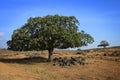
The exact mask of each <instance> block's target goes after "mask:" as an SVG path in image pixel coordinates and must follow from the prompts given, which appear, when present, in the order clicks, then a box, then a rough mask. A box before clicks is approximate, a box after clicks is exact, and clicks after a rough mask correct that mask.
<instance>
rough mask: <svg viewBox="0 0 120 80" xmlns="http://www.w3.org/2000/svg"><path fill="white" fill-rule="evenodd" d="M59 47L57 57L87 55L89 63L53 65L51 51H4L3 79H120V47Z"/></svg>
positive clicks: (0, 76) (0, 55) (0, 72)
mask: <svg viewBox="0 0 120 80" xmlns="http://www.w3.org/2000/svg"><path fill="white" fill-rule="evenodd" d="M77 53H78V51H69V50H68V51H67V50H55V51H54V54H53V58H54V57H67V58H70V57H78V56H80V57H83V58H85V63H86V64H85V65H78V64H76V65H71V66H59V65H56V66H53V64H52V63H49V62H46V59H47V51H43V52H42V51H23V52H18V51H8V50H0V80H120V55H111V54H113V53H117V54H120V47H118V48H109V49H107V50H106V51H104V50H102V49H94V50H87V51H82V54H77Z"/></svg>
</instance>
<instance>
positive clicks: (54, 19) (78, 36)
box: [7, 15, 94, 60]
mask: <svg viewBox="0 0 120 80" xmlns="http://www.w3.org/2000/svg"><path fill="white" fill-rule="evenodd" d="M78 26H79V21H78V20H77V19H76V18H75V17H74V16H59V15H47V16H44V17H35V18H32V17H31V18H29V19H28V21H27V23H26V24H24V25H23V26H22V27H21V28H19V29H16V30H14V31H13V34H12V40H9V41H8V42H7V44H8V49H11V50H19V51H21V50H48V53H49V56H48V60H51V55H52V53H53V50H54V48H68V47H71V48H73V47H81V46H87V45H88V44H91V43H93V42H94V39H93V38H92V36H91V35H90V34H87V33H85V32H84V31H81V32H79V31H78Z"/></svg>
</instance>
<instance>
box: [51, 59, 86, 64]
mask: <svg viewBox="0 0 120 80" xmlns="http://www.w3.org/2000/svg"><path fill="white" fill-rule="evenodd" d="M52 63H53V66H56V65H59V66H71V65H77V64H79V65H85V58H82V57H71V58H67V57H63V58H62V57H59V58H56V57H55V58H54V59H53V60H52Z"/></svg>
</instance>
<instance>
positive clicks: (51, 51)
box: [48, 48, 53, 62]
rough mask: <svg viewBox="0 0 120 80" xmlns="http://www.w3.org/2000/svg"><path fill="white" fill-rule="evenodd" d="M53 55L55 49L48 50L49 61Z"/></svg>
mask: <svg viewBox="0 0 120 80" xmlns="http://www.w3.org/2000/svg"><path fill="white" fill-rule="evenodd" d="M52 54H53V48H50V49H48V61H49V62H50V61H51V56H52Z"/></svg>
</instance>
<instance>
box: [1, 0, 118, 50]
mask: <svg viewBox="0 0 120 80" xmlns="http://www.w3.org/2000/svg"><path fill="white" fill-rule="evenodd" d="M48 14H50V15H54V14H59V15H64V16H75V17H76V18H77V19H78V20H79V22H80V26H79V30H84V31H85V32H87V33H89V34H91V35H92V36H93V37H94V39H95V42H94V43H93V44H91V45H89V46H88V47H83V48H84V49H85V48H96V47H97V45H98V44H99V42H100V41H102V40H107V41H108V42H109V43H110V46H120V0H0V22H1V24H0V48H6V47H7V45H6V41H8V40H10V39H11V35H12V32H13V30H15V29H17V28H20V27H21V26H22V25H24V24H25V23H26V22H27V19H28V18H29V17H35V16H46V15H48Z"/></svg>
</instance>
